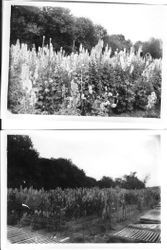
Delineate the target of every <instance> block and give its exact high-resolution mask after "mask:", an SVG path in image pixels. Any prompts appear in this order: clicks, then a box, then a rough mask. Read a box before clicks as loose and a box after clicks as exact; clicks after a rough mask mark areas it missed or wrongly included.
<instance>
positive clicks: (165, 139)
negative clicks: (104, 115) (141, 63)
mask: <svg viewBox="0 0 167 250" xmlns="http://www.w3.org/2000/svg"><path fill="white" fill-rule="evenodd" d="M84 131H85V130H84ZM48 132H49V133H62V136H63V134H64V132H66V133H70V132H71V131H70V130H67V131H40V132H39V131H35V130H34V131H28V130H25V131H22V130H20V131H16V130H13V131H12V130H11V131H2V135H1V136H2V147H1V155H2V158H1V166H2V168H1V187H2V188H1V242H2V250H6V249H12V250H13V249H20V250H21V249H23V247H24V249H31V248H32V246H33V248H35V249H45V248H47V249H53V248H55V247H56V249H73V248H75V249H95V248H98V249H104V248H105V249H109V248H111V247H112V248H113V249H134V248H135V249H143V248H145V249H150V250H154V249H166V247H167V236H166V232H167V223H166V221H167V220H166V219H167V195H166V191H167V184H166V176H167V174H166V173H167V170H166V166H165V162H166V148H167V131H159V130H155V131H139V130H138V131H118V130H111V131H110V133H114V135H115V133H117V134H118V135H119V136H120V134H121V133H122V134H125V133H126V134H127V133H129V134H130V135H132V134H134V135H135V134H137V135H140V134H141V135H142V136H143V135H160V136H161V140H160V145H161V146H160V153H161V157H160V158H161V160H160V162H159V165H160V166H159V171H160V173H161V179H162V182H161V243H160V244H157V243H153V244H147V243H140V244H139V243H138V244H135V243H130V244H128V243H126V244H124V243H122V244H121V243H107V244H101V243H96V244H93V243H91V244H88V243H84V244H80V243H66V244H11V243H9V242H8V241H7V234H6V232H7V223H6V219H7V135H8V134H24V135H26V134H27V133H28V135H30V136H31V134H36V133H48ZM79 132H80V133H82V130H81V131H79ZM85 132H86V131H85ZM93 132H95V133H99V131H93ZM103 132H104V133H106V131H101V132H100V133H103ZM66 138H68V137H66Z"/></svg>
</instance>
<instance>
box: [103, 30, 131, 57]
mask: <svg viewBox="0 0 167 250" xmlns="http://www.w3.org/2000/svg"><path fill="white" fill-rule="evenodd" d="M105 43H107V44H108V46H109V47H111V48H112V55H113V54H114V52H115V51H116V50H117V51H120V50H124V49H126V50H127V51H129V50H130V48H131V46H132V42H131V41H130V40H126V39H125V37H124V35H122V34H113V35H109V36H107V37H106V38H105Z"/></svg>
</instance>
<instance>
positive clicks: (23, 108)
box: [8, 40, 161, 116]
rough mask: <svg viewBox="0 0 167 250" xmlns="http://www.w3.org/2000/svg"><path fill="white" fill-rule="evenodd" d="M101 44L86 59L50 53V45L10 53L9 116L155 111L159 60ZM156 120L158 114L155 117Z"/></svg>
mask: <svg viewBox="0 0 167 250" xmlns="http://www.w3.org/2000/svg"><path fill="white" fill-rule="evenodd" d="M111 52H112V49H111V48H109V47H108V46H106V47H104V43H103V41H102V40H99V42H98V44H97V45H96V46H95V47H93V48H92V49H91V51H90V53H89V52H88V51H87V50H85V49H84V48H83V46H82V45H81V46H80V50H79V53H78V52H75V53H74V52H73V53H71V54H70V55H66V54H65V52H64V51H63V50H62V49H60V51H57V52H56V51H54V49H53V46H52V43H51V41H50V45H49V47H48V46H43V47H42V48H38V51H37V52H36V50H35V48H33V49H32V50H31V49H28V47H27V45H26V44H20V43H19V41H18V42H17V44H16V45H12V46H11V49H10V71H9V92H8V93H9V96H8V108H9V109H10V110H11V111H12V112H13V113H30V114H55V115H79V116H80V115H83V116H113V115H115V114H121V113H126V112H132V111H136V110H144V111H145V112H146V113H147V111H148V110H152V109H155V108H157V109H158V110H159V111H160V102H161V59H152V57H151V56H150V55H148V56H147V58H143V57H141V56H140V52H141V51H140V49H139V51H138V53H135V51H134V49H133V47H132V48H131V50H130V51H129V52H128V51H126V50H124V51H122V50H121V51H120V52H119V53H118V52H115V54H114V56H111ZM156 116H159V114H156Z"/></svg>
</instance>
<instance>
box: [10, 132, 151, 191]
mask: <svg viewBox="0 0 167 250" xmlns="http://www.w3.org/2000/svg"><path fill="white" fill-rule="evenodd" d="M145 184H146V182H145V180H143V181H141V180H139V179H138V177H137V176H136V172H133V173H130V174H129V175H125V176H124V177H123V178H116V179H115V180H114V179H112V178H111V177H108V176H103V177H102V178H101V180H96V179H95V178H92V177H89V176H87V175H86V174H85V172H84V171H83V170H82V169H79V168H78V167H77V166H76V165H75V164H74V163H73V162H72V161H71V160H70V159H64V158H58V159H55V158H50V159H47V158H41V157H40V156H39V153H38V152H37V151H36V150H35V149H34V147H33V143H32V141H31V139H30V137H29V136H23V135H8V139H7V186H8V188H19V187H20V186H22V187H31V186H33V187H34V188H37V189H41V188H44V189H46V190H49V189H55V188H56V187H61V188H77V187H88V188H91V187H95V186H96V187H99V188H109V187H113V188H114V187H117V186H118V187H120V188H126V189H141V188H145Z"/></svg>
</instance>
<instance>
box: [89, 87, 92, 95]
mask: <svg viewBox="0 0 167 250" xmlns="http://www.w3.org/2000/svg"><path fill="white" fill-rule="evenodd" d="M92 93H93V89H92V86H91V85H89V94H92Z"/></svg>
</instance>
